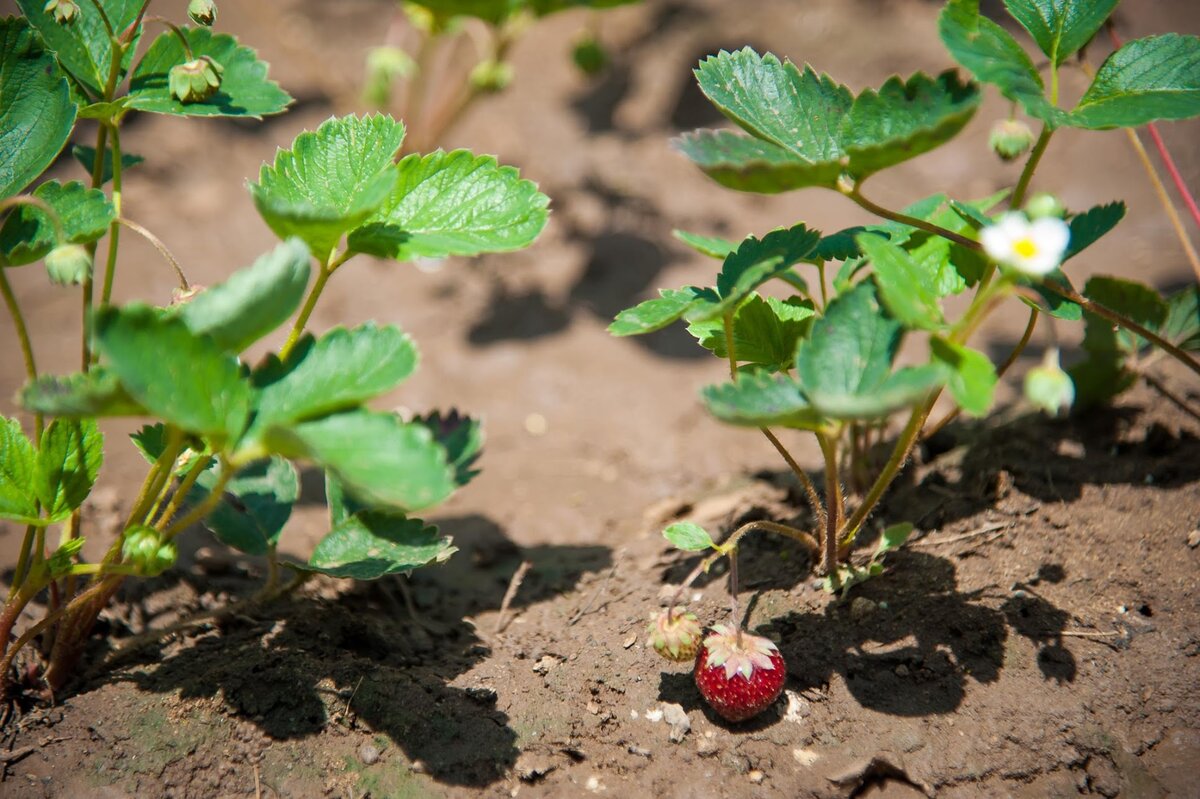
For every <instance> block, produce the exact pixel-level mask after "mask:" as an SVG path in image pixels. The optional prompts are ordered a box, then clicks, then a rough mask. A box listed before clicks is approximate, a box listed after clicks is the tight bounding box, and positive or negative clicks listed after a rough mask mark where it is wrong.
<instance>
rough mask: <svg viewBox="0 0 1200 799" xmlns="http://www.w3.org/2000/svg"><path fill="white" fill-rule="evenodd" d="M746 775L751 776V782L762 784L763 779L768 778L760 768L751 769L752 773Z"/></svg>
mask: <svg viewBox="0 0 1200 799" xmlns="http://www.w3.org/2000/svg"><path fill="white" fill-rule="evenodd" d="M746 776H747V777H749V778H750V782H752V783H754V784H755V785H762V781H763V780H765V779H766V778H767V775H766V774H763V773H762V772H761V771H759V770H758V769H751V770H750V773H749V774H747V775H746Z"/></svg>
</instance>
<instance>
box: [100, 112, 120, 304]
mask: <svg viewBox="0 0 1200 799" xmlns="http://www.w3.org/2000/svg"><path fill="white" fill-rule="evenodd" d="M110 128H111V129H110V130H109V134H108V135H109V136H111V137H112V162H113V167H112V169H113V176H112V205H113V211H114V214H115V217H114V219H113V221H112V224H111V225H109V227H108V257H107V258H106V259H105V263H104V286H103V288H102V289H101V291H100V307H101V308H103V307H104V306H106V305H108V302H109V300H110V299H111V298H112V287H113V277H114V276H115V274H116V270H117V248H118V247H119V246H120V244H121V224H120V218H121V134H120V131H119V130H118V128H117V126H116V125H115V124H114V125H111V126H110Z"/></svg>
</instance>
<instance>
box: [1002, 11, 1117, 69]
mask: <svg viewBox="0 0 1200 799" xmlns="http://www.w3.org/2000/svg"><path fill="white" fill-rule="evenodd" d="M1119 2H1120V0H1004V5H1005V6H1006V7H1007V8H1008V13H1010V14H1012V15H1013V17H1015V18H1016V20H1017V22H1020V23H1021V25H1022V27H1024V28H1025V30H1027V31H1029V35H1030V36H1032V37H1033V40H1034V41H1035V42H1037V45H1038V47H1040V48H1041V49H1042V52H1043V53H1045V54H1046V56H1047V57H1048V58H1049V59H1050V61H1051V63H1052V64H1053V65H1054V66H1058V65H1059V64H1062V63H1063V62H1064V61H1066V60H1067V59H1068V58H1070V57H1071V56H1072V55H1074V54H1075V53H1076V52H1077V51H1078V50H1079V48H1081V47H1083V46H1084V45H1085V44H1087V43H1088V40H1090V39H1091V38H1092V37H1093V36H1095V35H1096V31H1098V30H1100V26H1101V25H1103V24H1104V20H1106V19H1108V16H1109V14H1111V13H1112V12H1113V9H1114V8H1116V7H1117V3H1119Z"/></svg>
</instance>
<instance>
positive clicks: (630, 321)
mask: <svg viewBox="0 0 1200 799" xmlns="http://www.w3.org/2000/svg"><path fill="white" fill-rule="evenodd" d="M658 293H659V294H661V295H662V296H661V297H660V298H659V299H655V300H646V301H645V302H643V303H639V304H638V305H636V306H634V307H633V308H626V309H625V310H624V311H621V312H620V313H619V314H617V318H616V319H615V320H613V323H612V324H611V325H609V326H608V332H609V333H611V334H612V335H614V336H640V335H643V334H645V333H653V332H654V331H656V330H661V329H663V328H664V327H666V326H667V325H669V324H671V323H672V322H674V321H675V320H677V319H679V318H681V317H682V316H683V315H684V314H685V313H687V312H688V311H690V310H692V309H693V308H696V307H699V306H701V305H713V304H716V303H717V302H718V301H719V300H720V298H719V297H718V296H717V295H716V292H714V291H713V290H712V289H698V288H695V287H694V286H688V287H686V288H682V289H659V292H658Z"/></svg>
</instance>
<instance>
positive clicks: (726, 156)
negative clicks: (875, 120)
mask: <svg viewBox="0 0 1200 799" xmlns="http://www.w3.org/2000/svg"><path fill="white" fill-rule="evenodd" d="M673 145H674V147H675V149H677V150H679V152H681V153H683V154H684V155H685V156H687V157H688V158H689V159H690V160H691V161H692V163H694V164H695V165H696V166H698V167H700V169H702V170H703V171H704V173H705V174H707V175H708V176H709V177H710V178H712V179H713V180H715V181H717V182H718V183H720V184H721V185H722V186H725V187H726V188H730V189H736V190H738V191H750V192H755V193H757V194H777V193H779V192H783V191H792V190H794V189H802V188H804V187H806V186H824V187H826V188H832V187H833V186H835V185H837V179H838V176H839V175H840V174H841V173H842V165H841V163H840V162H838V161H821V162H817V163H813V162H811V161H805V160H803V159H801V158H800V157H798V156H797V155H796V154H795V153H792V152H790V151H789V150H785V149H784V148H782V147H780V146H778V145H776V144H772V143H771V142H768V141H763V140H762V139H755V138H753V137H751V136H745V135H742V134H738V133H733V132H732V131H728V130H698V131H694V132H692V133H685V134H684V135H683V136H681V137H679V138H678V139H675V140H674V142H673Z"/></svg>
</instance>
